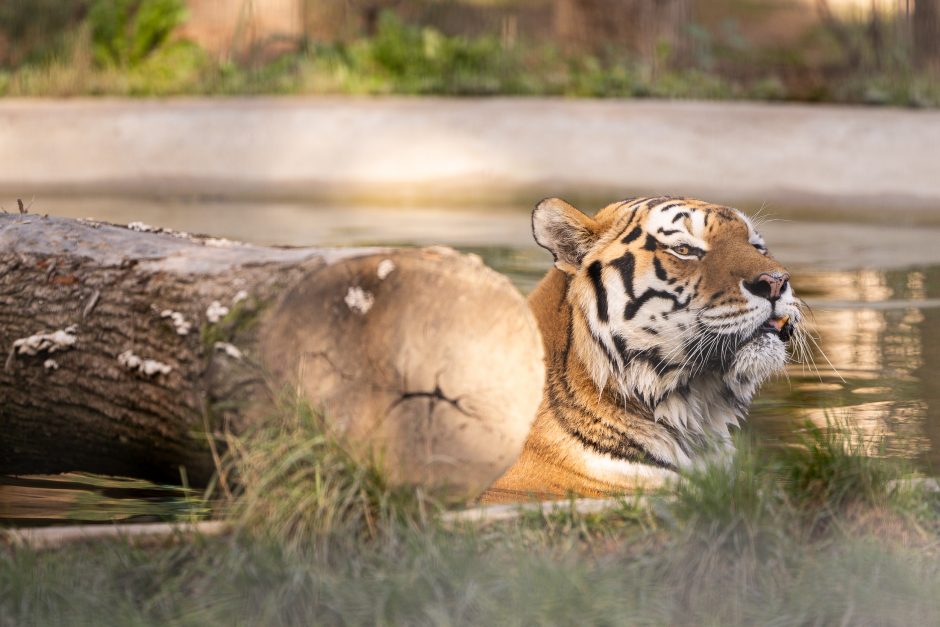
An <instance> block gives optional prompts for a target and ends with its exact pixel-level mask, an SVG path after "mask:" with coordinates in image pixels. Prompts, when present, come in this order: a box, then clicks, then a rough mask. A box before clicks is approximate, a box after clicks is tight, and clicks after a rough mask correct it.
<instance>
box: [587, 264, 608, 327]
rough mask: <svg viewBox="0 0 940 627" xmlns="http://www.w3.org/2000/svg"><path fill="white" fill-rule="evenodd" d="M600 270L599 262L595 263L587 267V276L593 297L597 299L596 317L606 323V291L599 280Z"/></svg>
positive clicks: (602, 282)
mask: <svg viewBox="0 0 940 627" xmlns="http://www.w3.org/2000/svg"><path fill="white" fill-rule="evenodd" d="M602 270H603V268H602V266H601V262H600V261H595V262H594V263H592V264H591V265H589V266H588V276H589V277H591V283H592V284H593V285H594V297H595V298H596V299H597V317H598V318H600V321H601V322H607V319H608V318H607V290H606V289H604V281H603V280H602V279H601V271H602Z"/></svg>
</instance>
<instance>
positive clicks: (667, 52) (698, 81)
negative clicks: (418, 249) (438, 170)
mask: <svg viewBox="0 0 940 627" xmlns="http://www.w3.org/2000/svg"><path fill="white" fill-rule="evenodd" d="M938 76H940V0H708V1H706V0H4V2H2V3H0V94H3V95H13V96H71V95H87V94H91V95H94V94H113V95H171V94H257V93H347V94H348V93H351V94H388V93H398V94H446V95H498V94H508V95H564V96H592V97H635V96H658V97H676V98H715V99H718V98H750V99H767V100H801V101H835V102H862V103H871V104H897V105H908V106H937V105H938V104H940V80H938Z"/></svg>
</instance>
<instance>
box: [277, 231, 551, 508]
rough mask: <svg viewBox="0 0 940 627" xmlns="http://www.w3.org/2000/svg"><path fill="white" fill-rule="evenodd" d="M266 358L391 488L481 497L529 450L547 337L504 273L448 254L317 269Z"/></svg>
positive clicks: (284, 311) (426, 252)
mask: <svg viewBox="0 0 940 627" xmlns="http://www.w3.org/2000/svg"><path fill="white" fill-rule="evenodd" d="M262 325H263V326H262V335H261V347H262V349H261V350H262V361H263V363H264V365H265V367H266V368H267V369H268V370H269V372H270V374H271V376H272V377H273V380H274V381H275V382H276V383H278V384H280V385H284V384H288V385H291V386H297V387H298V389H300V390H302V391H303V393H304V395H305V396H306V398H307V399H308V400H309V401H310V402H311V404H312V405H313V406H314V407H317V408H319V409H321V410H322V411H323V412H324V415H325V417H326V419H327V422H328V424H330V425H332V426H335V427H336V428H337V430H338V432H339V433H341V434H342V436H343V438H344V441H345V442H346V443H347V444H348V446H349V447H350V449H351V450H353V451H354V452H355V453H356V455H357V456H363V459H369V458H371V459H372V460H374V461H377V462H378V463H379V466H380V468H382V469H383V470H384V472H385V473H386V476H387V477H388V478H389V480H390V481H391V483H393V484H396V485H403V484H408V485H421V486H425V487H428V488H431V489H432V490H434V491H435V492H436V493H438V494H440V495H442V496H445V497H447V498H452V499H469V498H474V497H476V496H477V495H479V494H480V493H481V492H482V491H483V490H484V489H486V487H487V486H489V484H490V483H492V482H493V481H494V480H495V479H496V478H497V477H499V476H500V475H501V474H502V473H503V471H505V470H506V469H507V468H508V467H509V466H510V465H511V464H512V463H513V462H514V461H515V459H516V457H517V456H518V455H519V453H520V451H521V450H522V446H523V443H524V442H525V438H526V436H527V435H528V432H529V429H530V427H531V424H532V421H533V420H534V418H535V414H536V411H537V409H538V405H539V402H540V401H541V396H542V387H543V383H544V377H545V371H544V365H543V359H542V343H541V339H540V336H539V332H538V328H537V325H536V322H535V319H534V318H533V316H532V314H531V313H530V312H529V310H528V307H527V306H526V303H525V300H524V298H523V297H522V296H521V294H519V292H518V291H517V290H516V289H515V288H514V287H513V286H512V284H511V283H510V282H509V280H508V279H506V277H504V276H502V275H499V274H498V273H496V272H494V271H493V270H491V269H489V268H487V267H486V266H485V265H483V263H482V262H481V261H480V260H479V258H478V257H476V256H472V255H470V256H468V255H459V254H457V253H456V252H454V251H452V250H450V249H443V248H430V249H422V250H395V251H388V252H383V253H379V254H374V255H367V256H361V257H354V258H349V259H341V260H339V261H337V262H335V263H332V264H330V265H327V266H325V267H321V268H317V269H314V270H313V271H312V272H311V273H310V274H309V275H307V276H306V277H305V278H304V279H303V280H301V281H300V282H299V283H298V284H297V285H295V286H294V287H293V288H292V289H290V290H288V291H287V292H286V293H285V294H284V296H283V297H282V298H281V299H280V301H279V302H278V303H277V304H276V305H275V306H274V307H272V308H271V309H270V310H269V312H268V313H267V314H266V319H265V320H264V321H263V323H262Z"/></svg>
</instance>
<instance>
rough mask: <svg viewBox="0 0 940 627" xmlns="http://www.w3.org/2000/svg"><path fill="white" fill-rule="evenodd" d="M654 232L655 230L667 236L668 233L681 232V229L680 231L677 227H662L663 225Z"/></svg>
mask: <svg viewBox="0 0 940 627" xmlns="http://www.w3.org/2000/svg"><path fill="white" fill-rule="evenodd" d="M656 232H657V233H662V234H663V235H666V236H669V235H675V234H676V233H681V232H682V231H680V230H679V229H664V228H663V227H659V228H658V229H657V230H656Z"/></svg>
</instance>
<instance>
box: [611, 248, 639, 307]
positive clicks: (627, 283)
mask: <svg viewBox="0 0 940 627" xmlns="http://www.w3.org/2000/svg"><path fill="white" fill-rule="evenodd" d="M610 265H612V266H614V267H615V268H617V270H619V271H620V278H621V279H622V280H623V289H624V290H626V292H627V296H629V297H630V298H633V273H634V271H635V269H636V258H635V257H634V256H633V254H632V253H626V254H625V255H623V256H622V257H618V258H616V259H614V260H613V261H611V262H610Z"/></svg>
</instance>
